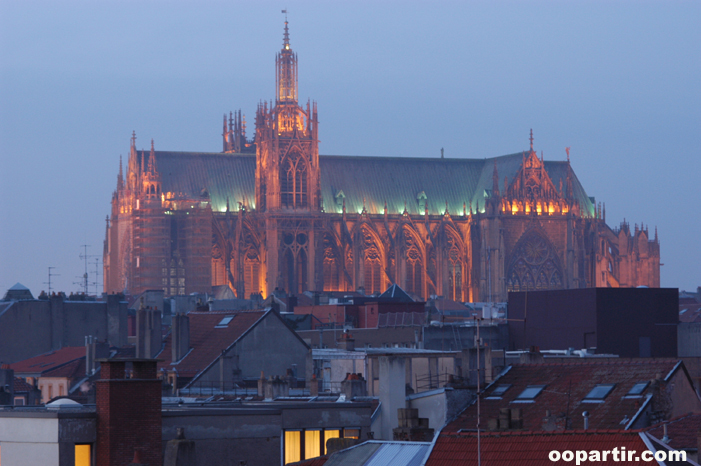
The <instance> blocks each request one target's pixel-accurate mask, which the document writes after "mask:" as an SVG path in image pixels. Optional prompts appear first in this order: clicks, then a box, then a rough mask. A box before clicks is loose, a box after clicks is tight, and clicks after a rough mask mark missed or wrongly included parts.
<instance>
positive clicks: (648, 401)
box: [624, 393, 652, 430]
mask: <svg viewBox="0 0 701 466" xmlns="http://www.w3.org/2000/svg"><path fill="white" fill-rule="evenodd" d="M645 396H646V397H647V399H646V400H645V401H644V402H643V404H642V405H640V409H638V412H637V413H635V415H634V416H633V417H632V418H631V419H630V421H628V424H626V427H625V429H624V430H628V429H630V426H632V425H633V423H634V422H635V421H637V420H638V417H640V415H641V414H642V413H643V410H644V409H645V408H647V405H648V404H650V401H652V393H648V394H647V395H645Z"/></svg>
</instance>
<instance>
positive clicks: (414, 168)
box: [144, 151, 594, 216]
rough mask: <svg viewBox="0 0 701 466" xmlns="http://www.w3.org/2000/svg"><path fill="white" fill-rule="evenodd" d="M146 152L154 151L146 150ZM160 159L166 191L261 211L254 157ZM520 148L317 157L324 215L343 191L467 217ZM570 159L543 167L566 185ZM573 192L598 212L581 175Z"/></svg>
mask: <svg viewBox="0 0 701 466" xmlns="http://www.w3.org/2000/svg"><path fill="white" fill-rule="evenodd" d="M144 154H145V155H147V156H148V152H145V153H144ZM155 154H156V162H157V168H158V171H159V173H160V174H161V179H162V182H163V191H164V192H169V191H170V192H175V193H178V192H180V193H183V194H185V195H186V196H189V197H191V198H197V197H199V196H200V194H201V193H202V191H203V190H206V191H207V192H208V194H209V196H210V198H211V201H212V209H213V210H214V211H220V212H223V211H224V210H225V209H226V200H227V197H228V198H229V201H230V208H231V210H237V208H238V207H237V203H238V202H243V203H245V204H246V205H247V206H249V207H250V208H255V169H256V159H255V155H254V154H223V153H204V152H163V151H156V152H155ZM522 159H523V154H522V153H520V152H519V153H516V154H511V155H504V156H501V157H495V158H487V159H453V158H447V159H439V158H418V157H417V158H414V157H360V156H337V155H321V156H319V165H320V169H321V195H322V200H323V206H324V210H325V211H326V212H335V213H340V212H341V203H340V202H339V203H337V202H336V196H337V195H338V193H339V192H340V191H343V194H344V196H345V201H346V212H348V213H359V212H360V211H361V210H362V208H363V200H364V201H365V208H366V210H367V212H368V213H370V214H382V213H384V204H385V202H387V208H388V211H389V213H390V214H400V213H402V212H403V211H404V203H405V202H406V208H407V211H408V212H409V213H410V214H423V213H424V212H423V210H421V209H420V208H419V203H418V201H417V196H418V194H419V193H421V192H422V191H423V192H424V193H425V194H426V197H427V204H428V209H429V213H430V214H432V215H434V214H443V212H444V211H445V207H446V202H447V203H448V211H449V212H450V213H451V214H452V215H462V211H463V204H466V205H467V206H468V209H469V205H470V202H472V209H473V211H476V210H477V207H478V206H479V207H480V209H482V208H483V207H484V199H485V191H487V190H491V188H492V173H493V170H494V161H495V160H496V163H497V170H498V174H499V189H500V190H501V191H502V192H503V189H504V177H505V176H506V177H508V179H509V183H511V181H512V180H513V178H514V176H515V175H516V173H517V172H518V170H519V168H520V166H521V162H522ZM567 166H568V164H567V162H560V161H546V162H545V169H546V171H547V172H548V175H549V176H550V178H551V179H552V181H553V183H554V184H555V186H556V187H559V183H560V180H562V183H563V186H566V177H567ZM573 186H574V195H575V198H576V199H577V200H578V201H579V203H580V206H581V209H582V212H583V215H585V216H587V215H589V216H593V214H594V206H593V204H592V202H591V200H590V199H589V197H588V196H587V194H586V191H585V190H584V188H583V187H582V185H581V184H580V182H579V180H578V179H577V177H576V176H574V177H573Z"/></svg>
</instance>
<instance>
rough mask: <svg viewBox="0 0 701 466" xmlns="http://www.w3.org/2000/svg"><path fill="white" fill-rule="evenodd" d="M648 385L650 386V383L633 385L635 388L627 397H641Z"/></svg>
mask: <svg viewBox="0 0 701 466" xmlns="http://www.w3.org/2000/svg"><path fill="white" fill-rule="evenodd" d="M648 385H650V382H638V383H636V384H635V385H633V388H631V389H630V390H629V391H628V393H627V394H626V396H640V395H642V394H643V392H644V391H645V389H646V388H647V386H648Z"/></svg>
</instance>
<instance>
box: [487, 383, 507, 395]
mask: <svg viewBox="0 0 701 466" xmlns="http://www.w3.org/2000/svg"><path fill="white" fill-rule="evenodd" d="M509 388H511V384H508V383H507V384H501V385H497V387H496V388H495V389H494V390H492V393H490V394H489V396H502V395H503V394H504V392H506V391H507V390H508V389H509Z"/></svg>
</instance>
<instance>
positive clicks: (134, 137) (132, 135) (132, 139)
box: [131, 131, 136, 148]
mask: <svg viewBox="0 0 701 466" xmlns="http://www.w3.org/2000/svg"><path fill="white" fill-rule="evenodd" d="M131 147H133V148H136V131H132V132H131Z"/></svg>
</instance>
